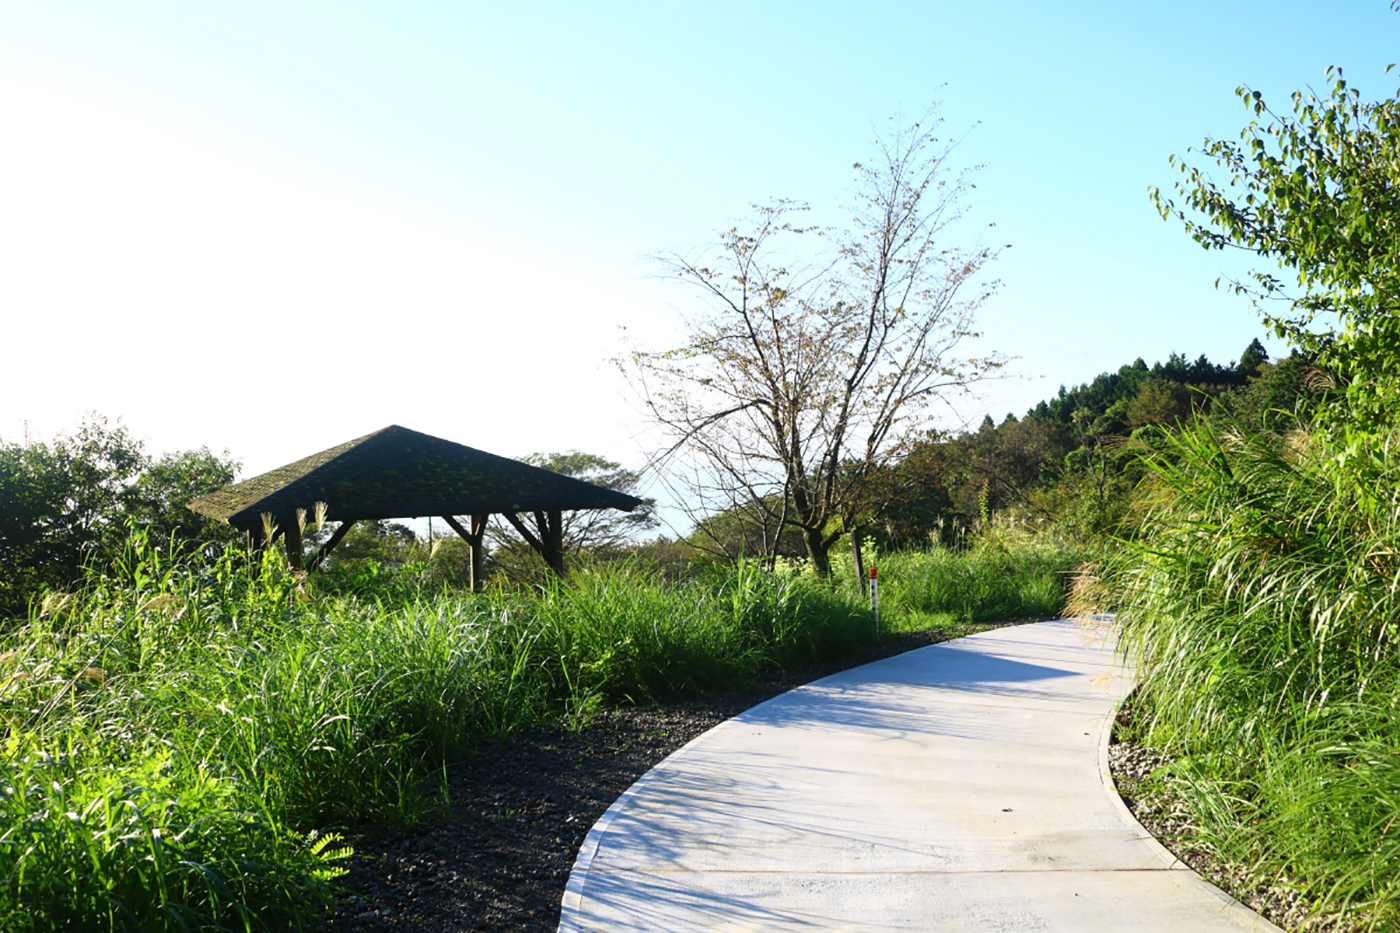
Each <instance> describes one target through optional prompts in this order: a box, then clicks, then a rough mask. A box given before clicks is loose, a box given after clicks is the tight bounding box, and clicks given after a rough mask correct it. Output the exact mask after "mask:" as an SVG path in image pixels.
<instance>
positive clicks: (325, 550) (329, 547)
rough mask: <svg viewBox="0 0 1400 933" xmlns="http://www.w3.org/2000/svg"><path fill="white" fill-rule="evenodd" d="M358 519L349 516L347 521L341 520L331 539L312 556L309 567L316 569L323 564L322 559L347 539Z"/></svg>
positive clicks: (309, 568)
mask: <svg viewBox="0 0 1400 933" xmlns="http://www.w3.org/2000/svg"><path fill="white" fill-rule="evenodd" d="M356 521H358V519H354V518H347V519H346V520H345V521H343V522H341V523H340V527H339V528H337V529H336V530H335V532H334V533H333V534H332V535H331V537H330V540H329V541H327V542H326V543H325V544H323V545H321V547H320V549H318V550H317V551H316V556H315V557H313V558H311V563H310V564H309V565H308V567H307V569H308V570H315V569H316V568H317V567H319V566H321V561H323V560H325V559H326V558H327V557H329V556H330V554H331V551H334V550H335V546H336V545H337V544H339V543H340V542H342V541H344V540H345V536H346V535H348V534H349V533H350V529H351V528H354V527H355V522H356Z"/></svg>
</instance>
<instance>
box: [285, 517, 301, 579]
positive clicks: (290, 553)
mask: <svg viewBox="0 0 1400 933" xmlns="http://www.w3.org/2000/svg"><path fill="white" fill-rule="evenodd" d="M283 537H284V538H285V539H286V544H287V563H288V564H289V565H290V566H291V568H292V569H293V570H301V569H302V566H301V564H302V553H301V522H299V521H297V520H296V519H292V520H291V521H289V522H287V527H286V530H285V531H284V533H283Z"/></svg>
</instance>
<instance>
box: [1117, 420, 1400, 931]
mask: <svg viewBox="0 0 1400 933" xmlns="http://www.w3.org/2000/svg"><path fill="white" fill-rule="evenodd" d="M1352 440H1353V442H1354V443H1355V440H1356V439H1355V438H1353V439H1352ZM1362 465H1364V471H1363V470H1361V469H1360V467H1361V466H1362ZM1150 489H1151V491H1150V496H1149V499H1148V506H1149V510H1148V512H1147V513H1146V514H1145V515H1144V517H1143V520H1142V522H1141V529H1140V535H1141V537H1140V539H1139V540H1138V541H1137V542H1136V543H1135V544H1133V545H1132V546H1130V547H1128V548H1124V549H1120V551H1119V552H1118V554H1117V556H1116V557H1115V558H1114V559H1112V560H1111V561H1110V563H1109V565H1108V570H1107V579H1108V580H1109V581H1110V583H1111V584H1112V587H1113V589H1114V590H1115V592H1116V594H1117V595H1116V598H1117V600H1118V604H1117V606H1116V608H1117V609H1118V611H1119V618H1120V620H1121V622H1122V627H1123V637H1124V640H1125V644H1126V645H1127V647H1128V648H1129V649H1130V650H1131V651H1132V653H1133V654H1134V655H1135V656H1136V657H1137V658H1138V659H1139V661H1140V665H1141V667H1140V674H1141V677H1142V684H1141V687H1140V695H1141V703H1142V705H1143V706H1145V707H1146V708H1147V709H1149V710H1150V711H1151V717H1150V720H1149V721H1150V726H1149V729H1148V734H1147V736H1146V739H1147V741H1148V742H1150V743H1152V744H1154V745H1158V746H1161V747H1164V748H1167V749H1169V750H1170V751H1172V752H1173V753H1174V754H1175V755H1176V756H1177V757H1178V760H1179V762H1180V763H1179V765H1178V766H1177V767H1178V772H1179V774H1180V776H1182V777H1185V778H1186V779H1187V784H1188V786H1189V787H1190V788H1192V799H1193V802H1194V804H1195V808H1196V811H1197V817H1198V819H1199V820H1200V821H1201V822H1202V824H1203V825H1204V827H1205V829H1206V840H1207V842H1208V844H1211V845H1214V846H1215V847H1216V848H1217V849H1218V850H1219V851H1220V852H1222V853H1223V854H1225V855H1226V857H1227V858H1230V859H1232V860H1234V861H1236V862H1237V863H1242V864H1245V865H1249V866H1251V867H1252V869H1253V872H1254V874H1255V875H1256V876H1257V878H1258V880H1260V881H1263V882H1266V883H1279V884H1284V885H1286V886H1290V887H1295V888H1297V889H1298V890H1300V891H1301V892H1302V893H1303V894H1304V895H1305V897H1306V898H1307V899H1308V901H1310V902H1311V903H1312V904H1313V905H1314V907H1315V909H1316V910H1318V911H1320V912H1331V911H1336V910H1342V909H1348V908H1350V909H1357V910H1361V911H1363V912H1364V913H1365V914H1367V915H1368V916H1369V921H1370V922H1373V923H1374V924H1376V925H1377V926H1379V927H1384V928H1391V927H1392V925H1393V924H1395V923H1396V922H1400V910H1397V906H1400V904H1398V903H1397V897H1400V845H1397V843H1396V842H1395V841H1394V840H1393V837H1392V835H1391V833H1390V830H1391V827H1392V824H1393V822H1394V818H1395V813H1396V804H1397V802H1400V768H1396V767H1395V766H1394V750H1395V736H1396V734H1397V731H1396V730H1397V726H1400V721H1398V720H1397V717H1396V710H1397V709H1400V652H1397V648H1400V626H1397V622H1396V619H1397V618H1400V591H1397V587H1396V585H1395V581H1396V580H1397V579H1398V578H1400V561H1397V557H1396V555H1397V554H1400V461H1397V455H1396V453H1395V451H1394V449H1393V445H1392V443H1389V442H1387V441H1384V440H1380V439H1376V438H1374V437H1372V438H1368V439H1366V440H1363V441H1361V442H1360V443H1358V444H1356V446H1355V447H1354V448H1353V455H1352V457H1350V458H1349V459H1347V460H1345V461H1342V460H1339V458H1338V457H1337V456H1336V448H1335V447H1334V446H1333V445H1332V444H1331V443H1330V442H1329V441H1328V440H1327V439H1326V438H1325V437H1324V436H1320V435H1311V434H1308V433H1303V432H1300V431H1297V430H1295V431H1292V432H1290V433H1287V434H1279V433H1273V432H1268V431H1262V430H1259V429H1256V428H1252V427H1249V426H1247V425H1243V424H1231V425H1229V426H1228V428H1226V429H1221V428H1219V427H1216V426H1214V425H1212V424H1210V423H1208V422H1204V421H1202V422H1199V423H1198V424H1197V425H1196V426H1195V427H1194V429H1193V430H1190V431H1187V432H1184V433H1182V434H1179V435H1177V436H1174V437H1172V438H1170V439H1169V440H1168V442H1167V446H1166V449H1165V450H1164V451H1163V453H1162V454H1160V455H1159V456H1157V457H1156V458H1155V460H1154V479H1153V481H1152V484H1151V487H1150Z"/></svg>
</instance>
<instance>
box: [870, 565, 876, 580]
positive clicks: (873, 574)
mask: <svg viewBox="0 0 1400 933" xmlns="http://www.w3.org/2000/svg"><path fill="white" fill-rule="evenodd" d="M870 579H872V580H874V579H875V568H874V567H871V568H870Z"/></svg>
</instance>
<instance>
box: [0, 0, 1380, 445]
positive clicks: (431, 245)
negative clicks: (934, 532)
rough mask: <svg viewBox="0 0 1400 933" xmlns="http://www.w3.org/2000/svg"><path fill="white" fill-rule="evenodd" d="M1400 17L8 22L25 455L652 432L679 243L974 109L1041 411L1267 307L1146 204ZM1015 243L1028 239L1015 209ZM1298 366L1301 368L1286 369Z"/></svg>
mask: <svg viewBox="0 0 1400 933" xmlns="http://www.w3.org/2000/svg"><path fill="white" fill-rule="evenodd" d="M1397 37H1400V15H1397V14H1396V13H1393V12H1391V11H1390V10H1389V8H1388V5H1387V3H1385V2H1384V0H1364V2H1363V0H1331V2H1322V0H1309V2H1279V0H1270V2H1234V3H1230V2H1219V0H1217V2H1213V3H1205V2H1179V3H1175V4H1162V3H1155V4H1139V3H1124V2H1121V0H1119V2H1101V3H1089V2H1083V3H1072V2H1049V0H1037V2H986V3H978V4H970V3H965V2H957V3H953V2H941V0H938V2H924V3H912V2H911V3H880V2H864V3H860V4H856V3H811V2H809V3H800V4H799V3H761V2H758V3H756V2H746V3H731V2H709V3H705V4H696V3H685V4H683V3H658V2H651V3H620V2H614V3H589V4H584V3H548V2H545V3H533V4H500V3H490V4H488V3H471V2H422V0H396V2H393V3H388V2H383V3H365V2H348V0H337V2H334V3H332V2H323V3H317V2H299V0H278V2H276V3H271V2H259V0H244V2H240V3H225V4H212V3H189V2H184V0H180V2H175V0H172V2H146V0H123V2H119V3H118V2H84V0H67V2H64V3H53V2H51V0H42V2H25V0H0V120H3V121H4V126H5V129H6V133H5V143H4V145H3V146H0V314H3V320H4V333H5V335H6V339H5V345H6V353H5V365H4V367H3V371H0V437H5V438H7V439H15V438H17V437H18V436H19V434H20V433H21V431H22V430H23V422H24V421H25V420H26V419H28V420H29V421H30V423H31V430H32V431H34V432H36V433H38V434H39V435H41V436H49V435H51V434H53V433H54V432H56V431H58V430H61V429H64V428H67V427H71V426H73V425H74V424H76V423H77V421H78V420H79V418H80V417H81V415H82V413H83V412H84V411H85V410H89V409H95V410H97V411H100V412H103V413H105V414H108V415H110V416H113V417H116V416H121V417H122V418H123V419H124V420H125V422H126V423H127V424H128V425H129V426H130V427H131V428H132V429H133V430H134V431H135V432H136V433H137V434H139V435H142V436H144V437H147V438H149V440H150V443H151V445H152V447H153V448H154V449H156V450H162V449H176V448H184V447H190V446H196V445H199V444H209V445H211V446H212V447H214V448H216V449H219V448H223V447H228V448H229V449H231V450H232V451H233V452H234V453H236V454H238V455H240V456H242V457H243V458H244V460H245V464H246V467H247V469H248V471H249V472H259V471H261V470H264V469H268V468H271V467H273V466H276V465H278V464H280V463H283V462H286V461H288V460H290V459H292V458H294V457H299V456H302V455H305V454H307V453H310V452H312V451H315V450H319V449H322V448H325V447H328V446H331V445H332V444H335V443H338V442H340V441H343V440H345V439H347V438H350V437H354V436H357V435H359V434H363V433H366V432H368V431H371V430H374V429H377V428H379V427H382V426H384V425H385V424H388V423H391V422H396V423H399V424H403V425H405V426H408V427H412V428H416V429H419V430H424V431H429V432H431V433H435V434H439V435H442V436H445V437H448V438H451V439H454V440H458V441H461V442H464V443H467V444H471V445H473V446H478V447H482V448H484V449H487V450H491V451H494V452H498V453H502V454H507V455H511V454H522V453H526V452H529V451H533V450H562V449H567V448H581V449H584V450H587V451H590V452H595V453H601V454H605V455H608V456H611V457H613V458H614V459H618V460H622V461H624V462H627V463H631V464H636V463H639V462H640V461H641V448H642V447H644V446H645V441H646V438H645V437H644V436H642V435H640V434H639V432H640V430H641V421H640V418H639V417H638V415H637V412H636V411H635V409H634V407H633V405H632V404H631V403H630V402H629V401H628V400H627V397H626V389H625V386H624V384H623V382H622V381H621V379H620V378H619V377H618V376H617V374H616V373H615V371H614V370H613V369H612V368H611V367H610V366H609V365H608V364H607V362H606V361H607V359H608V357H609V356H611V355H612V354H614V353H616V352H618V350H619V349H620V348H621V344H620V342H619V335H620V334H622V333H623V332H622V331H621V330H620V328H621V327H626V328H627V331H626V332H627V333H628V334H631V335H633V337H634V339H635V340H637V341H639V342H643V343H649V344H651V345H658V344H660V343H664V342H665V341H666V339H667V338H668V336H669V335H671V334H672V333H673V328H674V326H675V315H676V311H677V310H678V309H680V310H683V309H684V308H685V307H686V303H687V301H688V300H689V296H688V295H687V294H686V293H685V292H684V291H683V290H680V289H678V288H676V287H673V286H672V285H671V284H670V283H663V282H659V281H657V280H655V278H654V277H653V276H654V273H655V271H656V270H655V267H654V266H653V265H652V264H650V263H649V262H648V260H647V256H648V255H649V254H652V253H654V252H656V251H658V250H666V249H674V248H682V249H683V248H687V247H691V246H695V245H698V244H702V243H705V242H707V241H709V240H711V239H712V238H713V235H714V231H715V230H716V229H718V228H720V227H722V226H726V225H728V224H729V223H730V222H731V221H732V220H734V219H736V218H740V217H742V216H743V215H744V213H745V211H746V206H747V205H748V204H749V203H750V202H755V201H762V200H766V199H767V198H769V197H770V196H786V197H794V198H800V199H805V200H808V201H810V202H812V203H813V204H814V205H815V206H816V207H817V208H818V209H819V210H820V211H821V212H822V213H823V215H824V216H827V217H829V218H831V219H839V216H840V208H841V205H842V204H843V203H844V201H845V200H846V198H847V195H848V192H849V189H850V185H851V183H852V174H851V171H850V166H851V163H852V162H854V161H856V160H858V159H860V158H862V157H864V155H865V154H866V152H867V151H868V143H869V140H870V138H871V135H872V128H873V127H875V126H877V125H878V124H880V123H882V122H883V121H884V120H885V119H886V118H887V117H889V116H891V115H895V114H901V113H902V114H904V115H905V116H906V117H910V118H912V117H916V116H918V115H919V114H920V113H921V112H922V111H923V110H924V108H925V107H926V106H927V105H928V103H929V102H930V101H933V100H941V101H942V102H943V107H942V110H941V112H942V114H943V116H944V117H945V118H946V123H945V128H946V130H947V132H948V135H950V136H954V137H958V138H961V139H962V143H961V146H960V149H959V156H960V158H962V160H963V162H964V163H965V164H968V165H971V164H983V165H985V166H986V168H985V171H984V172H983V173H982V175H981V178H980V180H979V182H978V187H977V190H976V192H975V194H976V198H977V200H976V202H975V204H974V209H975V210H974V214H973V217H974V219H975V221H976V225H975V226H976V229H974V228H973V226H971V225H970V226H969V232H968V236H969V237H971V236H973V235H976V234H977V231H978V230H981V231H984V232H985V233H986V234H987V241H988V242H992V243H1009V244H1011V249H1010V250H1007V251H1006V252H1005V253H1004V254H1003V256H1002V258H1001V260H1000V261H999V262H998V263H997V265H996V267H995V269H994V270H993V274H994V275H995V276H996V277H998V278H1000V279H1001V280H1002V283H1003V285H1002V288H1001V291H1000V293H999V294H998V295H997V296H996V297H995V298H994V299H993V300H992V301H990V302H989V303H988V304H987V305H986V306H985V307H984V309H983V312H982V316H981V323H982V326H983V328H984V330H985V333H986V338H985V340H986V346H987V347H988V348H994V349H998V350H1001V351H1002V352H1005V353H1008V354H1011V355H1013V356H1017V357H1019V360H1018V361H1017V362H1016V364H1015V366H1014V371H1015V372H1016V373H1017V374H1018V375H1019V376H1020V377H1022V378H1020V379H1017V380H1012V381H1007V382H1005V383H1002V384H999V385H997V386H995V387H993V388H992V389H991V390H989V391H988V393H987V394H986V397H985V398H984V399H983V400H982V401H981V402H979V403H976V404H972V405H968V406H965V407H964V414H965V416H966V418H967V419H968V420H970V421H973V422H975V421H977V420H980V418H981V416H982V414H983V412H984V411H988V410H990V411H991V412H992V413H993V414H995V415H996V416H997V417H998V418H1000V417H1001V416H1002V415H1003V414H1005V413H1006V412H1007V411H1015V412H1017V413H1018V414H1019V413H1022V412H1024V410H1025V409H1026V408H1027V407H1029V406H1030V405H1032V404H1033V403H1034V402H1035V401H1037V400H1038V399H1040V398H1042V397H1044V396H1046V395H1048V394H1050V393H1052V392H1054V391H1055V389H1056V388H1057V387H1058V386H1059V385H1060V384H1061V383H1077V382H1082V381H1085V380H1088V379H1090V378H1092V377H1093V376H1094V375H1096V374H1097V373H1099V372H1101V371H1103V370H1105V369H1110V368H1116V367H1117V366H1119V365H1120V364H1122V363H1125V362H1130V361H1131V360H1132V359H1133V358H1135V357H1138V356H1142V357H1144V358H1146V359H1147V360H1148V361H1149V362H1151V361H1153V360H1155V359H1159V358H1164V357H1166V355H1167V354H1168V353H1170V352H1172V351H1180V352H1184V353H1186V354H1188V355H1190V356H1192V357H1194V356H1196V355H1199V354H1201V353H1205V354H1207V355H1209V356H1210V357H1211V358H1212V359H1214V360H1217V361H1220V362H1225V361H1228V360H1230V359H1233V358H1235V357H1237V356H1238V355H1239V353H1240V351H1241V350H1243V348H1244V347H1245V345H1246V344H1247V343H1248V342H1249V340H1250V339H1251V338H1253V337H1254V336H1257V335H1260V334H1261V329H1260V327H1259V325H1258V322H1257V320H1256V318H1255V316H1254V315H1253V313H1252V312H1251V311H1250V310H1249V308H1248V306H1247V305H1246V304H1245V303H1244V302H1243V301H1242V300H1241V299H1237V298H1233V297H1230V296H1228V295H1227V294H1225V293H1222V292H1217V291H1215V289H1214V288H1213V287H1212V286H1213V282H1214V280H1215V278H1216V277H1217V276H1219V275H1221V274H1226V275H1232V274H1235V275H1237V274H1239V273H1240V271H1242V269H1243V268H1245V266H1244V265H1243V264H1242V263H1241V261H1240V259H1239V258H1237V257H1229V256H1222V255H1221V254H1213V253H1205V252H1204V251H1202V250H1201V249H1200V248H1199V247H1197V246H1196V245H1195V244H1194V243H1192V242H1191V241H1190V240H1189V239H1188V238H1187V237H1186V236H1185V235H1184V234H1183V233H1182V232H1181V230H1180V228H1179V226H1177V225H1175V224H1169V223H1165V222H1163V221H1162V220H1161V219H1160V218H1158V217H1157V215H1156V214H1155V212H1154V210H1153V208H1152V206H1151V204H1150V202H1149V200H1148V197H1147V193H1146V192H1147V189H1148V187H1149V186H1151V185H1161V186H1163V187H1167V186H1169V185H1170V183H1171V182H1172V180H1173V178H1174V177H1175V176H1174V173H1173V172H1172V170H1171V169H1170V168H1169V167H1168V165H1167V157H1168V156H1169V155H1171V154H1173V153H1184V152H1185V151H1186V150H1187V149H1188V148H1189V147H1192V146H1198V145H1199V144H1200V142H1201V140H1202V138H1203V137H1205V136H1208V135H1215V136H1234V135H1235V134H1237V133H1238V131H1239V129H1240V128H1241V126H1242V125H1243V124H1244V122H1245V121H1246V119H1247V117H1246V112H1245V110H1244V108H1243V106H1242V105H1241V104H1240V103H1239V102H1238V101H1237V99H1236V98H1235V96H1234V89H1235V88H1236V87H1237V86H1238V85H1240V84H1241V83H1248V84H1250V85H1251V86H1252V87H1254V88H1256V89H1258V90H1261V91H1263V92H1264V93H1265V95H1266V97H1267V98H1268V99H1270V100H1271V101H1273V102H1274V105H1275V106H1276V107H1286V106H1287V101H1286V97H1287V95H1288V93H1289V92H1291V91H1293V90H1296V89H1300V88H1304V87H1306V86H1308V85H1312V86H1314V87H1318V88H1322V87H1323V86H1324V69H1325V68H1326V67H1327V66H1328V65H1332V64H1337V65H1342V66H1343V67H1344V68H1345V69H1346V73H1347V77H1348V79H1349V80H1350V81H1351V82H1352V83H1353V84H1354V85H1355V86H1357V87H1359V88H1360V89H1361V90H1362V92H1363V94H1365V95H1367V96H1370V97H1376V96H1388V95H1389V94H1391V93H1394V90H1395V87H1396V85H1397V83H1400V76H1395V75H1392V76H1388V75H1385V74H1383V69H1384V67H1385V66H1386V65H1387V64H1389V63H1390V62H1392V61H1397V60H1400V44H1397V42H1396V39H1397ZM991 223H995V224H996V226H995V228H991V227H987V226H986V225H987V224H991ZM1270 348H1271V350H1273V351H1274V352H1282V351H1283V347H1281V346H1279V345H1277V344H1271V345H1270Z"/></svg>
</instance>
